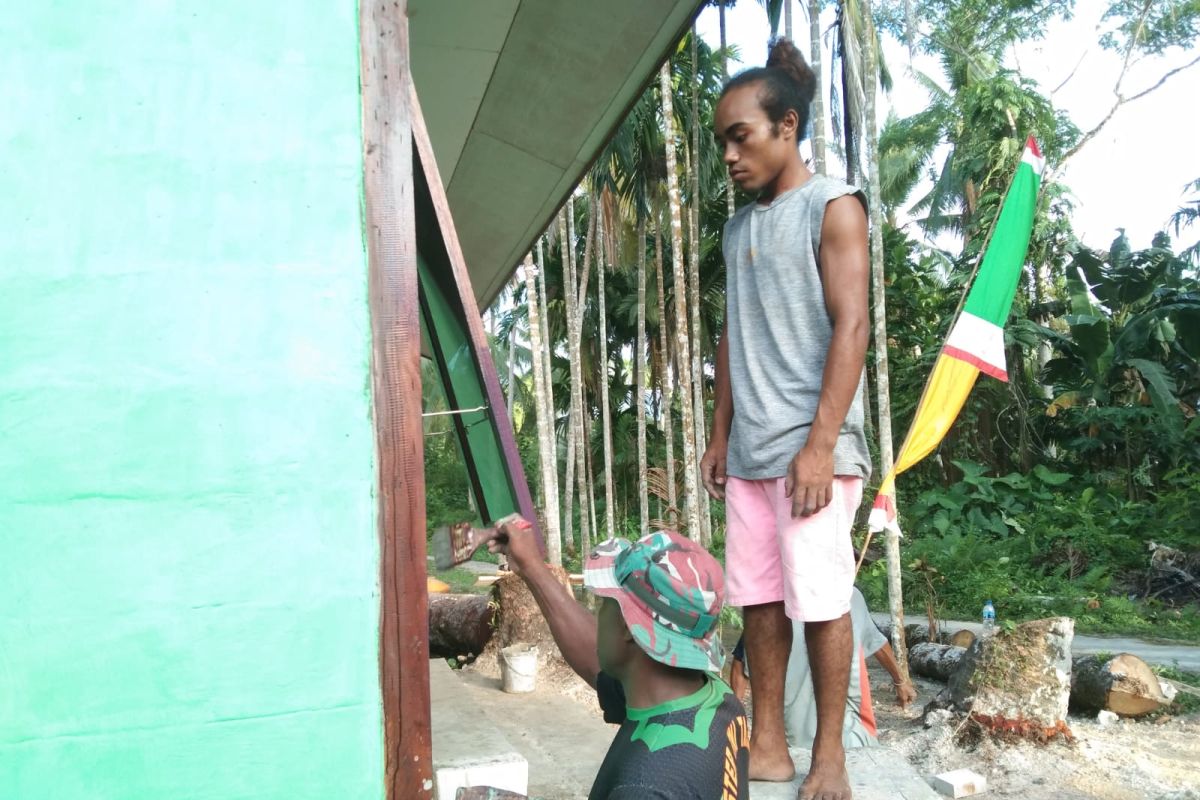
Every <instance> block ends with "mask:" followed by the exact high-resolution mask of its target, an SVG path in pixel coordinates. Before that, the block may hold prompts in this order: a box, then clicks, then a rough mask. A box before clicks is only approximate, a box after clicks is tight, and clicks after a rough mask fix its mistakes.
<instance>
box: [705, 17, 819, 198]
mask: <svg viewBox="0 0 1200 800" xmlns="http://www.w3.org/2000/svg"><path fill="white" fill-rule="evenodd" d="M810 2H814V3H817V2H820V0H810ZM717 10H718V11H717V13H718V14H719V15H720V19H721V79H722V80H723V81H728V80H729V57H728V56H727V55H726V54H725V48H726V46H727V45H726V42H725V0H720V2H718V4H717ZM725 211H726V215H727V216H730V217H732V216H733V212H734V203H733V181H731V180H729V176H728V175H726V176H725Z"/></svg>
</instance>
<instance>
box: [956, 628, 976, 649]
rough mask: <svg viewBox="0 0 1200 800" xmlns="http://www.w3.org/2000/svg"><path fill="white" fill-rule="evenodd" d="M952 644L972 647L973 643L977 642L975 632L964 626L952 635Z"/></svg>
mask: <svg viewBox="0 0 1200 800" xmlns="http://www.w3.org/2000/svg"><path fill="white" fill-rule="evenodd" d="M950 644H952V645H954V646H955V647H962V648H967V647H970V646H971V645H973V644H975V634H973V633H971V632H970V631H969V630H967V629H966V628H963V629H962V630H961V631H959V632H957V633H956V634H954V635H953V636H951V637H950Z"/></svg>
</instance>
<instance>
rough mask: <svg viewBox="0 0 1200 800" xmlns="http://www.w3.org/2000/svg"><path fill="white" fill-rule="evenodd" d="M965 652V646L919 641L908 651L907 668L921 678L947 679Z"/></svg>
mask: <svg viewBox="0 0 1200 800" xmlns="http://www.w3.org/2000/svg"><path fill="white" fill-rule="evenodd" d="M966 652H967V649H966V648H965V647H955V646H953V645H949V644H935V643H933V642H921V644H919V645H917V646H915V647H913V648H911V649H910V650H909V651H908V668H909V669H910V670H912V671H913V672H914V673H915V674H917V675H920V676H921V677H923V678H935V679H937V680H939V681H943V682H944V681H949V680H950V676H951V675H953V674H954V671H955V670H956V669H958V665H959V664H960V663H961V662H962V657H963V654H964V653H966Z"/></svg>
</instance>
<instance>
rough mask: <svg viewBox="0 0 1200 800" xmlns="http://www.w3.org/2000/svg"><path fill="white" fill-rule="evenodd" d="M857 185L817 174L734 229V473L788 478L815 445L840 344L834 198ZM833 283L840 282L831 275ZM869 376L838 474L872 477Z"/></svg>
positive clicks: (843, 437)
mask: <svg viewBox="0 0 1200 800" xmlns="http://www.w3.org/2000/svg"><path fill="white" fill-rule="evenodd" d="M848 194H849V195H854V196H855V197H857V198H858V199H859V201H860V202H861V203H862V204H863V206H864V208H865V207H866V198H865V197H864V196H863V194H862V192H861V191H860V190H858V189H857V188H855V187H853V186H850V185H848V184H846V183H842V182H841V181H838V180H834V179H832V178H827V177H824V176H821V175H814V176H813V177H812V178H810V179H809V181H808V182H807V183H805V184H804V185H803V186H800V187H797V188H795V189H791V190H789V191H787V192H784V193H783V194H781V195H779V196H778V197H776V198H775V199H774V200H773V201H771V203H770V204H768V205H760V204H759V203H751V204H749V205H747V206H745V207H743V208H742V209H740V210H739V211H738V212H737V213H736V214H734V215H733V217H732V218H730V220H729V221H728V222H727V223H725V235H724V240H723V248H724V255H725V265H726V277H725V281H726V301H725V302H726V309H727V312H726V319H727V322H728V325H729V333H728V337H729V382H730V388H731V389H732V392H733V427H732V430H731V431H730V434H729V453H728V458H727V462H726V470H727V471H728V473H729V474H730V475H733V476H735V477H738V478H746V479H752V480H757V479H763V478H779V477H783V476H784V475H786V474H787V469H788V464H789V463H791V460H792V458H793V457H794V456H795V455H796V453H797V452H798V451H799V450H800V448H802V447H803V446H804V443H805V442H806V441H808V433H809V430H810V428H811V426H812V421H813V417H814V416H815V415H816V411H817V403H818V400H819V399H820V396H821V383H822V374H823V372H824V370H825V360H826V356H827V354H828V352H829V344H830V341H831V340H832V338H833V325H832V322H831V320H830V318H829V311H828V310H827V309H826V307H825V295H824V292H823V290H822V278H821V273H820V270H819V269H818V264H819V262H818V260H817V253H818V250H819V248H820V246H821V223H822V222H823V221H824V219H825V207H826V205H828V203H829V202H830V201H831V200H835V199H837V198H838V197H842V196H844V195H848ZM825 279H826V280H834V281H836V280H837V275H827V276H825ZM864 377H865V373H864V376H862V377H860V378H859V383H858V391H857V392H856V393H855V395H854V401H853V402H852V403H851V405H850V410H849V411H848V412H847V414H846V420H845V422H844V423H843V424H842V429H841V431H840V432H839V434H838V439H837V444H836V446H835V447H834V451H833V471H834V474H835V475H846V476H856V477H861V478H863V479H867V478H869V477H870V475H871V456H870V452H869V451H868V450H867V440H866V436H865V435H864V433H863V392H864V380H863V378H864Z"/></svg>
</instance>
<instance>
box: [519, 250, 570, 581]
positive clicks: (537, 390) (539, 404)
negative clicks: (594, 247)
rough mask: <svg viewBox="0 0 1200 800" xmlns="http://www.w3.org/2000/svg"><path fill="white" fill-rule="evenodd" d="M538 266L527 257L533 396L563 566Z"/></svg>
mask: <svg viewBox="0 0 1200 800" xmlns="http://www.w3.org/2000/svg"><path fill="white" fill-rule="evenodd" d="M536 271H537V270H536V268H535V267H534V265H533V257H532V255H528V254H527V255H526V256H525V267H524V272H525V302H526V303H527V304H528V308H529V347H530V349H531V350H532V351H533V353H532V358H531V359H530V360H531V361H532V362H533V396H534V401H535V404H536V408H537V432H538V461H539V462H540V465H541V475H542V506H543V508H542V511H543V518H544V520H545V529H546V554H547V555H548V556H549V558H550V563H552V564H557V565H559V566H562V529H561V528H559V525H558V480H557V478H556V473H557V471H558V467H557V465H556V463H555V457H554V422H553V420H552V419H551V418H550V416H549V413H548V410H547V409H548V408H549V406H548V404H547V403H546V385H547V383H548V381H547V379H546V375H545V374H544V373H545V361H544V360H543V358H542V321H541V316H542V315H541V309H540V308H539V307H538V305H539V304H538V293H537V286H536V283H537V278H536Z"/></svg>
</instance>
